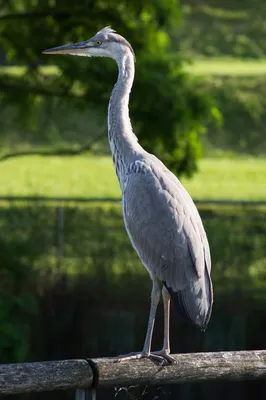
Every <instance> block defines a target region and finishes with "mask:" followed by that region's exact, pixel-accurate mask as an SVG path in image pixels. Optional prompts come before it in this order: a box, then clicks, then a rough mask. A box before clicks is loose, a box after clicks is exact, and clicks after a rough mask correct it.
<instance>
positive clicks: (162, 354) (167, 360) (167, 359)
mask: <svg viewBox="0 0 266 400" xmlns="http://www.w3.org/2000/svg"><path fill="white" fill-rule="evenodd" d="M141 358H150V359H152V360H155V361H157V362H159V363H160V364H163V365H165V364H167V365H169V364H176V360H175V359H174V357H172V356H170V354H169V352H168V351H167V350H159V351H153V352H152V353H148V352H145V351H142V352H135V353H129V354H124V355H121V356H118V357H117V358H116V360H115V362H117V363H119V362H123V361H128V360H140V359H141Z"/></svg>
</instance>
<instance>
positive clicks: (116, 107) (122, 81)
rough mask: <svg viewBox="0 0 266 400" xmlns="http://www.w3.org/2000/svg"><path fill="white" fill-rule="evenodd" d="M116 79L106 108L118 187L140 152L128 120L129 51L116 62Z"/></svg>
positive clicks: (131, 68) (131, 66)
mask: <svg viewBox="0 0 266 400" xmlns="http://www.w3.org/2000/svg"><path fill="white" fill-rule="evenodd" d="M117 64H118V70H119V73H118V79H117V82H116V84H115V86H114V89H113V91H112V95H111V98H110V101H109V108H108V138H109V142H110V148H111V152H112V156H113V161H114V164H115V168H116V174H117V176H118V179H119V182H120V186H121V188H122V185H123V176H124V173H125V169H126V167H127V166H128V164H129V163H130V162H131V161H132V160H133V159H134V158H135V156H136V154H137V153H138V152H139V151H141V150H142V148H141V146H140V145H139V144H138V140H137V138H136V136H135V135H134V133H133V131H132V127H131V122H130V118H129V110H128V103H129V94H130V91H131V87H132V84H133V80H134V74H135V66H134V58H133V55H132V53H131V51H130V50H129V49H125V52H124V53H123V54H122V55H121V57H119V59H118V60H117Z"/></svg>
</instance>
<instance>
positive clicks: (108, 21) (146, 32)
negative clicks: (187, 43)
mask: <svg viewBox="0 0 266 400" xmlns="http://www.w3.org/2000/svg"><path fill="white" fill-rule="evenodd" d="M179 20H180V9H179V5H178V1H177V0H167V1H166V0H156V1H145V2H128V1H126V0H121V1H119V2H118V1H116V0H112V1H111V0H109V1H107V0H104V1H103V0H101V1H100V0H97V1H91V0H90V1H85V0H78V1H75V3H73V2H72V1H70V0H68V1H67V0H66V1H64V2H62V1H61V0H54V1H53V2H48V3H47V1H38V2H36V1H35V0H20V1H18V2H13V1H11V2H7V3H5V5H3V7H2V10H1V15H0V22H1V25H0V47H1V48H2V49H3V51H4V52H5V53H6V57H7V61H8V62H9V63H11V64H15V65H25V66H27V67H28V68H27V69H26V70H25V72H24V73H23V74H22V76H21V75H20V76H19V75H17V76H14V75H10V74H9V75H8V74H2V75H1V76H0V88H1V97H2V103H3V104H5V105H7V104H11V103H12V104H16V105H17V106H18V107H19V110H20V113H19V114H18V118H19V121H20V123H21V124H23V123H24V126H25V129H27V126H31V124H35V123H36V116H38V114H39V110H40V109H41V108H42V107H43V106H44V104H46V103H47V100H46V99H47V97H48V98H49V99H51V97H52V98H55V97H56V98H59V99H60V102H61V103H66V102H71V105H72V107H73V108H75V107H79V108H83V109H84V108H90V109H91V110H97V112H100V113H101V115H102V116H103V115H104V117H102V118H104V119H106V112H107V101H108V98H109V96H110V92H111V89H112V86H113V84H114V82H115V80H116V75H117V68H116V66H115V63H114V62H113V61H110V60H91V59H90V60H88V59H85V60H84V58H83V57H70V56H69V57H51V56H49V57H47V56H44V55H41V52H42V50H44V49H46V48H50V47H54V46H58V45H60V44H64V43H67V42H76V41H80V40H84V39H88V38H89V37H91V36H92V35H93V34H95V32H97V30H99V29H101V28H102V27H104V26H106V25H112V27H113V28H115V29H116V30H117V31H118V32H119V33H121V34H122V35H124V36H126V38H127V39H128V40H129V41H130V42H131V43H132V45H133V48H134V49H135V52H136V55H137V72H136V82H135V87H134V89H133V91H132V96H131V106H130V107H131V110H132V113H131V115H132V119H133V125H134V127H135V128H136V129H135V131H136V134H137V135H138V136H139V138H140V142H141V143H142V144H143V145H144V146H146V147H147V149H148V150H152V151H153V152H154V153H155V154H157V155H159V156H160V158H161V159H162V160H163V161H165V163H166V164H167V165H168V166H169V167H170V168H171V169H172V170H173V171H174V172H176V173H177V174H178V175H181V174H182V173H186V174H188V175H191V174H192V173H193V172H194V171H195V170H196V163H197V159H198V157H199V156H200V153H201V146H200V141H199V134H200V133H202V132H204V130H205V129H204V124H206V123H207V122H208V121H210V120H214V119H215V118H217V115H218V114H217V110H216V112H215V105H214V102H213V101H212V99H211V97H210V96H209V95H208V94H206V93H205V92H204V91H200V90H196V88H195V85H194V84H193V83H192V81H191V80H190V79H189V76H188V75H187V74H186V73H185V72H184V71H183V68H182V63H183V61H184V60H183V57H182V54H180V53H179V54H178V55H171V46H170V39H169V35H168V31H169V30H170V29H171V28H173V27H176V26H177V25H178V24H179ZM40 63H42V64H44V63H46V64H56V65H58V66H59V68H60V71H61V72H60V74H54V75H52V74H51V75H49V76H47V75H46V76H44V75H43V74H42V72H41V70H40V68H38V65H40ZM48 101H49V100H48ZM57 106H58V105H56V106H55V107H53V104H52V103H51V104H50V113H52V114H54V113H56V112H57V109H56V107H57ZM44 124H45V121H44ZM46 127H47V125H46V124H45V125H44V129H43V135H53V132H54V130H55V128H54V126H53V131H49V128H48V129H47V130H46V129H45V128H46ZM83 135H84V136H86V137H88V138H90V137H91V136H93V132H88V131H87V130H85V129H84V132H83ZM55 137H56V135H55Z"/></svg>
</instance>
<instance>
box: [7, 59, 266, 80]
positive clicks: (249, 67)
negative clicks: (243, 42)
mask: <svg viewBox="0 0 266 400" xmlns="http://www.w3.org/2000/svg"><path fill="white" fill-rule="evenodd" d="M192 61H193V63H192V64H188V65H185V69H186V70H187V71H188V72H190V73H192V74H193V75H228V76H257V75H263V74H265V73H266V59H264V58H262V59H260V60H241V59H237V58H231V57H218V58H205V59H200V58H199V59H194V58H193V57H192ZM25 70H26V68H25V67H17V66H11V67H0V75H1V74H6V73H8V74H9V75H13V76H19V75H21V74H23V73H24V72H25ZM39 70H40V72H41V73H42V74H43V75H54V74H58V73H59V72H60V70H59V69H58V67H56V66H44V67H40V68H39Z"/></svg>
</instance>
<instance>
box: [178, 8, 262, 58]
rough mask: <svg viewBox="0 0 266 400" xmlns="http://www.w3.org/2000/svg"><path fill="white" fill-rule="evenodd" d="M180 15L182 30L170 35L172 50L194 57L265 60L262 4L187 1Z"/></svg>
mask: <svg viewBox="0 0 266 400" xmlns="http://www.w3.org/2000/svg"><path fill="white" fill-rule="evenodd" d="M182 13H183V24H182V27H181V28H180V29H179V30H177V29H173V31H172V35H171V36H172V38H173V39H174V40H173V44H174V48H178V49H179V50H180V49H181V50H182V51H184V52H185V53H186V54H190V55H192V56H193V57H195V56H196V57H202V56H205V57H221V56H226V57H237V58H255V59H258V58H261V57H265V55H266V40H265V34H266V26H265V17H266V9H265V4H264V2H263V1H261V0H253V1H248V0H243V1H241V3H240V2H239V1H238V0H234V1H227V2H224V1H221V0H215V1H213V0H204V1H202V2H198V1H194V0H188V1H186V2H185V4H183V6H182ZM199 38H200V40H199Z"/></svg>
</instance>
